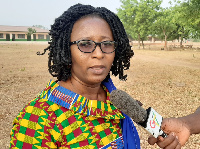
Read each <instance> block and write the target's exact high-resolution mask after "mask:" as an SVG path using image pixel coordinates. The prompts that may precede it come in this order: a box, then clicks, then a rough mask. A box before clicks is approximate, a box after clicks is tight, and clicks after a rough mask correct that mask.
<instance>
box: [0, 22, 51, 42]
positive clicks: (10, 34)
mask: <svg viewBox="0 0 200 149" xmlns="http://www.w3.org/2000/svg"><path fill="white" fill-rule="evenodd" d="M28 28H32V29H35V30H36V33H33V34H32V35H30V36H28V35H27V33H28ZM49 40H50V36H49V30H45V29H41V28H37V27H30V26H6V25H0V41H49Z"/></svg>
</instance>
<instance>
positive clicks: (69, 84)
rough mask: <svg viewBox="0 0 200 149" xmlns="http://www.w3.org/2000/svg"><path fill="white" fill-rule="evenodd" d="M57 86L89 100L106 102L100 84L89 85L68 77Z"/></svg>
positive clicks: (104, 93)
mask: <svg viewBox="0 0 200 149" xmlns="http://www.w3.org/2000/svg"><path fill="white" fill-rule="evenodd" d="M59 85H61V86H63V87H65V88H67V89H69V90H71V91H73V92H75V93H77V94H79V95H82V96H84V97H86V98H87V99H90V100H99V101H105V100H106V92H105V91H104V90H103V88H102V87H101V83H99V84H94V85H90V84H86V83H84V82H82V81H80V80H78V79H77V78H74V77H70V78H69V79H68V80H67V81H66V82H64V81H60V82H59Z"/></svg>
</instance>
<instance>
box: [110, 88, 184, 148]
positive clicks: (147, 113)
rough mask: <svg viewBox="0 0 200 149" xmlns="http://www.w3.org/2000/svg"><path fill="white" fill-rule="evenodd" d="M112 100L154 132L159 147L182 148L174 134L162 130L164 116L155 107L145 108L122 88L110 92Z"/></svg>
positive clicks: (135, 120) (120, 108)
mask: <svg viewBox="0 0 200 149" xmlns="http://www.w3.org/2000/svg"><path fill="white" fill-rule="evenodd" d="M110 100H111V102H112V103H113V105H114V106H115V107H117V108H118V109H119V110H121V111H122V112H123V113H124V114H126V115H128V116H129V117H130V118H132V119H133V121H134V122H136V123H137V124H139V125H140V126H142V127H143V128H145V129H146V130H147V131H148V132H149V133H150V134H152V135H153V136H154V137H155V138H154V139H156V141H154V143H157V145H158V146H159V147H161V148H164V149H180V148H181V144H180V143H179V141H178V139H177V138H176V137H175V136H174V135H172V134H169V135H168V136H167V134H166V133H164V132H163V131H162V130H161V124H162V120H163V118H162V116H161V115H160V114H158V113H157V112H156V111H155V110H154V109H153V108H151V107H149V108H148V109H147V110H145V109H144V108H142V107H141V105H140V104H138V102H137V101H135V100H134V99H133V98H132V97H131V96H130V95H128V94H127V93H126V92H124V91H122V90H113V91H112V92H111V94H110ZM151 140H153V138H152V139H151ZM152 145H153V144H152Z"/></svg>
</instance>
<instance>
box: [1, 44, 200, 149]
mask: <svg viewBox="0 0 200 149" xmlns="http://www.w3.org/2000/svg"><path fill="white" fill-rule="evenodd" d="M46 47H47V43H46V42H26V43H20V42H12V43H10V42H6V43H5V42H2V43H1V42H0V105H1V108H0V148H1V149H6V148H8V147H9V134H10V130H11V128H12V121H13V120H14V118H15V117H16V116H17V114H18V113H19V111H20V110H21V109H22V108H23V107H24V105H25V104H26V103H28V102H29V101H30V100H32V99H33V98H34V97H35V96H36V95H37V94H38V93H39V92H40V91H41V90H42V89H43V88H44V87H45V85H46V83H47V82H48V81H49V80H50V79H53V78H52V77H51V76H50V75H49V73H48V70H47V57H48V54H46V55H44V56H37V55H36V52H37V51H41V52H42V51H43V49H44V48H46ZM134 51H135V56H134V57H133V58H132V59H131V67H130V69H129V70H128V71H126V73H127V74H128V80H127V81H126V82H123V81H119V80H118V79H117V78H115V77H112V79H113V81H114V83H115V85H116V86H117V87H118V88H119V89H122V90H125V91H126V92H127V93H129V94H130V95H131V96H132V97H133V98H135V99H137V100H140V101H141V102H142V103H143V104H144V105H143V107H144V108H148V107H149V106H151V107H153V108H154V109H155V110H156V111H157V112H159V113H160V114H161V115H162V116H163V117H178V116H184V115H186V114H190V113H192V112H193V111H195V109H196V108H197V107H198V106H200V51H199V50H180V49H179V50H177V49H176V50H174V51H173V50H172V51H164V50H155V49H154V48H153V47H152V46H151V49H150V50H149V49H146V50H137V49H135V50H134ZM53 80H55V79H53ZM137 129H138V132H139V135H140V138H141V147H142V148H144V149H154V148H158V147H157V146H156V145H154V146H150V145H149V144H148V142H147V138H148V134H147V133H146V131H144V130H143V129H141V128H140V127H138V126H137ZM183 148H184V149H200V135H193V136H191V137H190V139H189V141H188V142H187V144H186V145H185V146H184V147H183Z"/></svg>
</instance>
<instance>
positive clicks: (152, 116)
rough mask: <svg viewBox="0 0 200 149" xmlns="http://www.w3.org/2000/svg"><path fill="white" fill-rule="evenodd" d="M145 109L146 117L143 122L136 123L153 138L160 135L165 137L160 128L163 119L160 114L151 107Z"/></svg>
mask: <svg viewBox="0 0 200 149" xmlns="http://www.w3.org/2000/svg"><path fill="white" fill-rule="evenodd" d="M146 111H147V119H146V120H145V121H144V122H142V123H138V124H139V125H141V126H142V127H143V128H144V129H146V130H147V131H148V132H149V133H150V134H152V135H153V136H154V137H155V138H157V137H158V136H162V137H163V138H165V137H167V134H166V133H165V132H164V131H162V129H161V124H162V120H163V118H162V116H161V115H160V114H158V113H157V112H156V111H155V110H154V109H153V108H151V107H149V108H148V109H147V110H146Z"/></svg>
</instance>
